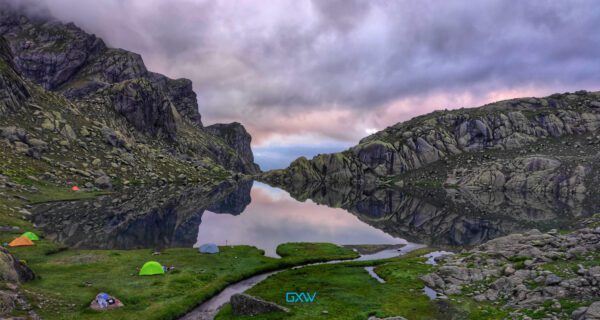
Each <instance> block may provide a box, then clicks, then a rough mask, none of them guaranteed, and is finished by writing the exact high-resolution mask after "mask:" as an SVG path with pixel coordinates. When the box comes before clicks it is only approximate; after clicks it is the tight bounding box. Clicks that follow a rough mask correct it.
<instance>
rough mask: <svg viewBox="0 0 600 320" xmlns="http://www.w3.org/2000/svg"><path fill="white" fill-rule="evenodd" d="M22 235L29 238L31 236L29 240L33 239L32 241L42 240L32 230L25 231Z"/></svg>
mask: <svg viewBox="0 0 600 320" xmlns="http://www.w3.org/2000/svg"><path fill="white" fill-rule="evenodd" d="M21 237H27V238H29V240H31V241H37V240H40V238H39V237H38V236H37V234H35V233H33V232H31V231H27V232H25V233H23V234H22V235H21Z"/></svg>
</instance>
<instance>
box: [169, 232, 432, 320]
mask: <svg viewBox="0 0 600 320" xmlns="http://www.w3.org/2000/svg"><path fill="white" fill-rule="evenodd" d="M424 247H425V245H422V244H416V243H408V244H407V245H405V246H404V247H402V248H400V249H392V250H382V251H380V252H376V253H373V254H367V255H361V256H360V257H358V258H356V259H352V260H334V261H328V262H319V263H310V264H305V265H300V266H295V267H292V268H287V269H282V270H277V271H271V272H267V273H263V274H259V275H256V276H253V277H250V278H248V279H245V280H242V281H240V282H237V283H234V284H231V285H229V286H227V287H226V288H225V289H224V290H223V291H221V292H220V293H219V294H217V295H216V296H214V297H212V298H211V299H209V300H207V301H206V302H203V303H202V304H200V305H199V306H197V307H196V308H194V309H193V310H192V311H190V312H189V313H188V314H186V315H185V316H183V317H181V318H180V320H213V319H214V318H215V316H216V315H217V313H218V312H219V309H220V308H221V307H222V306H223V305H224V304H226V303H228V302H229V300H230V299H231V296H233V295H234V294H236V293H243V292H245V291H246V290H248V289H250V288H252V287H254V286H255V285H257V284H258V283H260V282H262V281H264V280H265V279H267V278H268V277H270V276H272V275H274V274H277V273H279V272H282V271H285V270H289V269H298V268H304V267H307V266H313V265H318V264H336V263H343V262H350V261H368V260H379V259H385V258H392V257H397V256H401V255H404V254H407V253H409V252H411V251H414V250H416V249H420V248H424ZM373 273H375V272H373ZM375 276H377V274H375ZM377 277H378V278H379V276H377ZM379 279H381V278H379ZM381 280H382V281H383V279H381ZM380 282H381V281H380ZM384 282H385V281H384Z"/></svg>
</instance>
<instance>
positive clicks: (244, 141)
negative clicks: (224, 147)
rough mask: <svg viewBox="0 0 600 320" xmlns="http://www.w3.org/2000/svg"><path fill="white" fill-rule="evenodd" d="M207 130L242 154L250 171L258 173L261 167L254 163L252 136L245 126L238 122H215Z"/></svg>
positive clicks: (241, 156)
mask: <svg viewBox="0 0 600 320" xmlns="http://www.w3.org/2000/svg"><path fill="white" fill-rule="evenodd" d="M205 129H206V131H208V132H210V133H212V134H213V135H215V136H217V137H219V138H221V139H223V140H224V141H225V142H226V143H227V144H228V145H229V146H231V147H232V148H233V149H234V150H235V151H236V152H237V154H238V155H239V156H240V158H241V159H242V161H243V162H244V164H245V166H246V167H247V168H248V173H258V172H260V168H259V167H258V165H257V164H255V163H254V155H253V154H252V148H251V142H252V137H251V136H250V134H249V133H248V132H247V131H246V129H245V128H244V126H242V125H241V124H240V123H238V122H233V123H228V124H222V123H218V124H213V125H211V126H208V127H206V128H205Z"/></svg>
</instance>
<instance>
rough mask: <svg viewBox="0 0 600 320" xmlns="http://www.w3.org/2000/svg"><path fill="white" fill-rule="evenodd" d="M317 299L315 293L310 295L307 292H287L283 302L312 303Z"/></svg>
mask: <svg viewBox="0 0 600 320" xmlns="http://www.w3.org/2000/svg"><path fill="white" fill-rule="evenodd" d="M316 297H317V293H316V292H315V293H313V294H312V295H311V294H310V293H309V292H293V291H288V292H286V293H285V302H287V303H297V302H300V303H305V302H313V301H315V298H316Z"/></svg>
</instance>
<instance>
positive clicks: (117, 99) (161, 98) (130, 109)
mask: <svg viewBox="0 0 600 320" xmlns="http://www.w3.org/2000/svg"><path fill="white" fill-rule="evenodd" d="M98 96H99V97H102V98H105V99H107V101H106V104H107V105H112V106H113V107H114V108H115V111H116V112H117V113H118V114H120V115H122V116H124V117H125V118H126V119H127V121H129V123H131V124H132V125H133V126H134V127H135V128H136V129H137V130H138V131H140V132H146V133H148V134H150V135H152V136H161V137H166V138H168V139H175V137H176V133H177V127H176V124H175V117H174V115H173V112H172V109H171V108H172V105H171V101H170V100H169V99H168V98H167V97H166V96H165V95H164V94H161V88H160V87H158V86H157V85H156V84H154V83H152V82H150V81H148V80H146V79H139V78H138V79H134V80H126V81H123V82H120V83H118V84H115V85H111V86H110V87H109V88H108V89H105V90H104V91H101V92H99V93H98Z"/></svg>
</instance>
